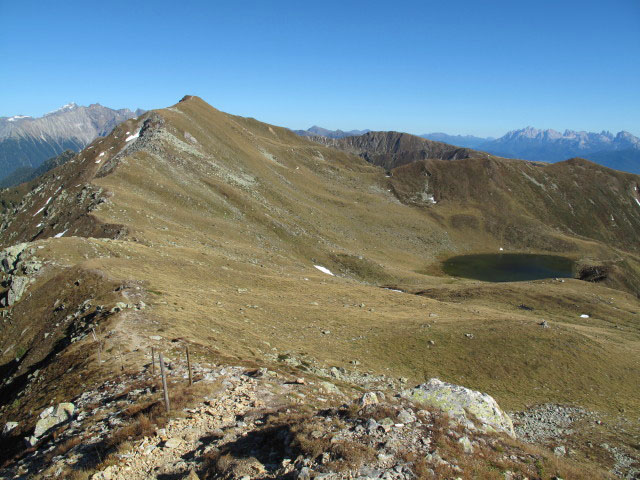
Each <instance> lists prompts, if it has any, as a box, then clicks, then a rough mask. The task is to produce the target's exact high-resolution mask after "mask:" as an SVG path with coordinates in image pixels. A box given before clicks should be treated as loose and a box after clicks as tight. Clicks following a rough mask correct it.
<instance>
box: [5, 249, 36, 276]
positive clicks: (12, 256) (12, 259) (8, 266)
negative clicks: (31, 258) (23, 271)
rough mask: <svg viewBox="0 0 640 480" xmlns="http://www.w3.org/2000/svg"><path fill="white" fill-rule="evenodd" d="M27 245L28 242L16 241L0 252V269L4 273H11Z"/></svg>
mask: <svg viewBox="0 0 640 480" xmlns="http://www.w3.org/2000/svg"><path fill="white" fill-rule="evenodd" d="M28 245H29V244H28V243H18V244H17V245H12V246H11V247H8V248H5V249H4V250H2V251H1V252H0V269H2V271H3V272H4V273H13V271H14V270H15V268H16V263H18V258H19V257H20V255H21V254H22V252H23V251H24V250H25V248H27V246H28Z"/></svg>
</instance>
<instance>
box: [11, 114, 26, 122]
mask: <svg viewBox="0 0 640 480" xmlns="http://www.w3.org/2000/svg"><path fill="white" fill-rule="evenodd" d="M21 118H31V117H30V116H29V115H14V116H13V117H10V118H7V121H8V122H15V121H16V120H20V119H21Z"/></svg>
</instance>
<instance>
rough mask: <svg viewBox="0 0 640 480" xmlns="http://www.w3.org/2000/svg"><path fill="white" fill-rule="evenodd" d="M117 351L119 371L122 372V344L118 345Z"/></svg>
mask: <svg viewBox="0 0 640 480" xmlns="http://www.w3.org/2000/svg"><path fill="white" fill-rule="evenodd" d="M118 353H119V357H120V371H121V372H124V359H123V358H122V345H118Z"/></svg>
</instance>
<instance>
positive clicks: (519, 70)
mask: <svg viewBox="0 0 640 480" xmlns="http://www.w3.org/2000/svg"><path fill="white" fill-rule="evenodd" d="M93 3H94V2H87V1H86V0H85V1H73V0H70V1H66V2H45V1H30V0H21V1H19V2H17V1H9V0H0V65H2V67H1V68H0V116H9V115H14V114H26V115H34V116H36V115H41V114H43V113H45V112H47V111H50V110H54V109H56V108H57V107H59V106H61V105H62V104H65V103H68V102H70V101H75V102H76V103H79V104H84V105H87V104H89V103H95V102H99V103H101V104H103V105H106V106H109V107H113V108H122V107H129V108H136V107H141V108H146V109H151V108H161V107H165V106H169V105H171V104H174V103H176V102H177V101H178V100H179V99H180V98H181V97H182V96H183V95H185V94H195V95H199V96H201V97H202V98H203V99H204V100H206V101H207V102H209V103H210V104H212V105H213V106H215V107H217V108H219V109H221V110H224V111H227V112H230V113H234V114H238V115H246V116H252V117H255V118H258V119H259V120H263V121H267V122H269V123H274V124H277V125H283V126H287V127H291V128H307V127H309V126H311V125H312V124H318V125H321V126H324V127H327V128H332V129H333V128H342V129H352V128H358V129H362V128H370V129H374V130H401V131H407V132H412V133H425V132H433V131H444V132H447V133H463V134H476V135H482V136H486V135H493V136H496V135H501V134H503V133H505V132H506V131H507V130H510V129H514V128H520V127H524V126H527V125H533V126H536V127H539V128H555V129H559V130H563V129H565V128H571V129H575V130H593V131H600V130H602V129H608V130H611V131H618V130H628V131H630V132H632V133H633V134H635V135H640V1H638V0H610V1H608V2H603V1H601V0H600V1H597V2H596V1H590V0H586V1H585V0H583V1H573V0H566V1H560V2H559V1H537V2H518V1H513V0H510V1H491V0H487V1H484V2H480V1H471V0H469V1H448V2H443V1H421V2H409V1H398V0H396V1H393V2H389V1H387V2H377V1H372V0H369V1H366V2H365V1H342V2H334V1H324V2H303V1H295V2H293V1H292V2H289V1H267V0H262V1H236V2H228V1H226V2H217V1H189V0H186V1H185V0H183V1H182V2H175V1H164V0H155V1H153V2H151V1H144V0H141V1H136V2H132V1H127V2H124V1H118V0H115V1H109V2H100V4H99V5H98V4H97V3H98V2H95V3H96V4H95V5H92V4H93Z"/></svg>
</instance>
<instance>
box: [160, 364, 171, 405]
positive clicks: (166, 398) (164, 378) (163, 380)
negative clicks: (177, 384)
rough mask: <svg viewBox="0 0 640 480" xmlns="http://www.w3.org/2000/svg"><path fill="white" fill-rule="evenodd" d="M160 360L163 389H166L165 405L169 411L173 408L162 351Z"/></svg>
mask: <svg viewBox="0 0 640 480" xmlns="http://www.w3.org/2000/svg"><path fill="white" fill-rule="evenodd" d="M158 357H159V361H160V375H162V389H163V390H164V406H165V408H166V409H167V413H169V410H170V409H171V407H170V405H169V390H168V388H167V376H166V375H165V373H164V360H163V359H162V352H160V353H159V354H158Z"/></svg>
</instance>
